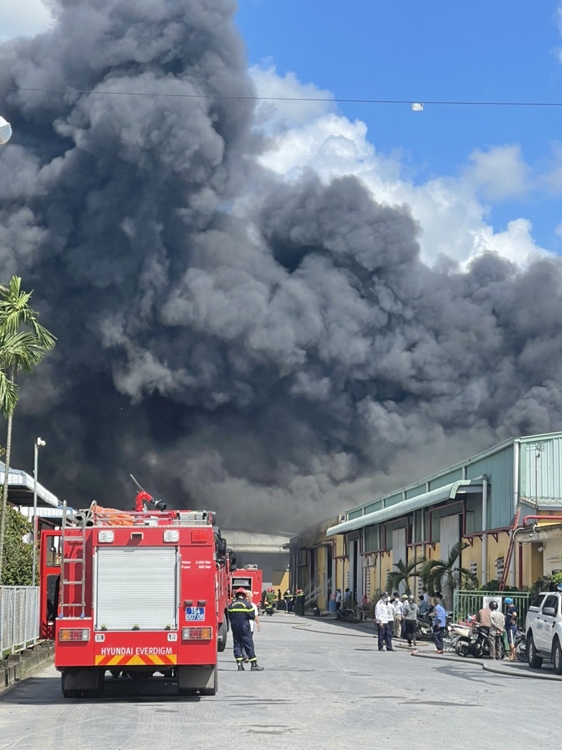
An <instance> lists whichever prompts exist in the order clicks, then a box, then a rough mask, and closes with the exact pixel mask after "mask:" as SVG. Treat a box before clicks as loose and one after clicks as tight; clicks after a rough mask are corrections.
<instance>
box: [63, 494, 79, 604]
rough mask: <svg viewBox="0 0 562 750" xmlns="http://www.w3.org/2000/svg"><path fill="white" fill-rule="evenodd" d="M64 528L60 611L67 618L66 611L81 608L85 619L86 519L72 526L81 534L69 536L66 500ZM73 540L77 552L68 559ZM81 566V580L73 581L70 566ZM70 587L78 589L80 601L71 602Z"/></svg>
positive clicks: (64, 505) (64, 504)
mask: <svg viewBox="0 0 562 750" xmlns="http://www.w3.org/2000/svg"><path fill="white" fill-rule="evenodd" d="M62 507H63V514H62V526H61V537H60V544H61V581H60V594H59V610H60V615H61V616H62V617H64V616H65V614H66V613H65V610H67V609H76V608H77V607H79V608H80V617H84V615H85V611H86V554H85V553H86V519H85V518H81V520H80V521H79V522H78V523H77V524H75V525H72V526H70V528H72V529H74V530H75V529H78V530H79V533H78V534H77V533H74V534H68V529H69V524H68V522H67V508H66V500H65V501H64V503H63V506H62ZM70 540H72V546H73V547H74V549H75V550H76V552H75V557H66V556H65V555H67V554H70V553H68V552H67V543H68V544H69V543H70ZM71 564H72V565H78V564H79V565H80V568H81V577H80V580H79V581H77V580H71V579H70V577H69V565H71ZM70 586H72V587H73V588H74V591H76V589H78V593H79V597H78V598H79V601H71V596H70V588H69V587H70Z"/></svg>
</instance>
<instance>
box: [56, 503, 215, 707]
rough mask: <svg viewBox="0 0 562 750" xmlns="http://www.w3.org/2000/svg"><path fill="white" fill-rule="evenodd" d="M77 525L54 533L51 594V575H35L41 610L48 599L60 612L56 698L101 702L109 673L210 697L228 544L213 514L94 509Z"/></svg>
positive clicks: (80, 515) (81, 516) (83, 514)
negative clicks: (163, 680)
mask: <svg viewBox="0 0 562 750" xmlns="http://www.w3.org/2000/svg"><path fill="white" fill-rule="evenodd" d="M75 519H76V522H75V524H74V525H66V523H65V525H64V526H63V528H62V530H61V531H60V532H58V533H59V534H60V560H59V562H60V581H59V583H58V587H57V586H56V582H55V581H54V579H53V576H54V575H55V573H56V569H55V568H53V567H50V568H49V567H47V566H45V567H44V575H43V586H44V588H45V591H46V592H47V593H46V595H45V604H44V606H45V612H47V611H48V610H49V604H48V602H49V601H50V602H51V605H50V609H51V610H52V609H53V606H54V607H56V611H57V612H58V616H57V617H56V620H55V623H54V633H53V635H54V640H55V667H56V668H57V670H59V671H60V672H61V681H62V692H63V695H64V696H65V697H66V698H78V697H81V696H82V695H84V696H85V697H99V696H101V695H102V693H103V689H104V680H105V673H106V671H108V670H109V671H110V672H112V674H113V675H114V677H118V676H120V675H123V676H126V677H128V678H133V679H135V678H142V677H150V676H152V675H155V674H157V673H160V674H162V675H164V676H165V677H168V678H170V677H173V678H175V679H176V680H177V685H178V691H179V693H180V694H181V695H195V694H196V693H197V692H199V693H200V694H201V695H215V693H216V692H217V690H218V674H217V636H218V632H219V629H220V628H221V626H223V623H224V613H223V612H219V600H220V596H219V590H220V582H219V570H220V566H221V560H222V559H223V558H224V554H225V552H226V542H225V540H223V539H222V538H221V537H220V532H219V533H217V530H216V529H215V526H214V524H215V521H214V514H212V513H210V512H207V511H167V512H165V511H152V510H149V511H145V512H134V513H129V512H125V511H109V510H104V509H102V508H99V507H97V506H93V507H92V508H91V509H89V510H87V511H82V512H80V513H78V514H76V515H75ZM47 533H48V534H50V535H51V536H52V535H53V532H47ZM46 541H47V540H46V539H44V540H43V545H42V546H44V547H47V546H48V545H46V544H45V542H46ZM49 576H50V577H51V578H50V579H49ZM49 585H50V589H48V586H49ZM49 592H50V594H49ZM49 596H50V599H49ZM55 598H56V599H57V601H56V602H55V604H53V600H54V599H55ZM223 606H224V605H223V603H222V602H221V603H220V607H221V608H222V607H223ZM48 627H49V626H48V623H47V624H46V625H45V629H48Z"/></svg>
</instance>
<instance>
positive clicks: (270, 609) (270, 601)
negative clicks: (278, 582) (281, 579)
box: [265, 586, 276, 617]
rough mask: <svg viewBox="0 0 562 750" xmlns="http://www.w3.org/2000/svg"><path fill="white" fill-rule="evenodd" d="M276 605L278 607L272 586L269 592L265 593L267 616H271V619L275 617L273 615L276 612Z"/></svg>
mask: <svg viewBox="0 0 562 750" xmlns="http://www.w3.org/2000/svg"><path fill="white" fill-rule="evenodd" d="M275 605H276V596H275V590H274V589H273V587H272V586H270V587H269V588H268V589H267V591H266V592H265V613H266V615H269V616H270V617H272V616H273V613H274V612H275Z"/></svg>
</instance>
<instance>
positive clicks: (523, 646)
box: [514, 630, 527, 664]
mask: <svg viewBox="0 0 562 750" xmlns="http://www.w3.org/2000/svg"><path fill="white" fill-rule="evenodd" d="M514 644H515V656H516V657H517V661H521V662H523V663H524V664H527V639H526V637H525V631H524V630H518V631H517V633H516V634H515V639H514Z"/></svg>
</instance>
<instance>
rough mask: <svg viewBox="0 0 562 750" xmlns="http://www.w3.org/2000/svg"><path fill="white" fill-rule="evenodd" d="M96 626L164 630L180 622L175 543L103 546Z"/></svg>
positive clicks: (98, 569)
mask: <svg viewBox="0 0 562 750" xmlns="http://www.w3.org/2000/svg"><path fill="white" fill-rule="evenodd" d="M96 557H97V563H96V566H97V585H96V607H95V614H96V628H97V629H99V628H102V627H103V628H106V629H107V630H133V629H138V630H164V629H165V628H166V627H171V628H175V627H176V625H177V622H176V621H177V611H178V604H177V552H176V549H175V548H174V547H134V548H130V547H107V548H105V547H100V548H98V551H97V556H96Z"/></svg>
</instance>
